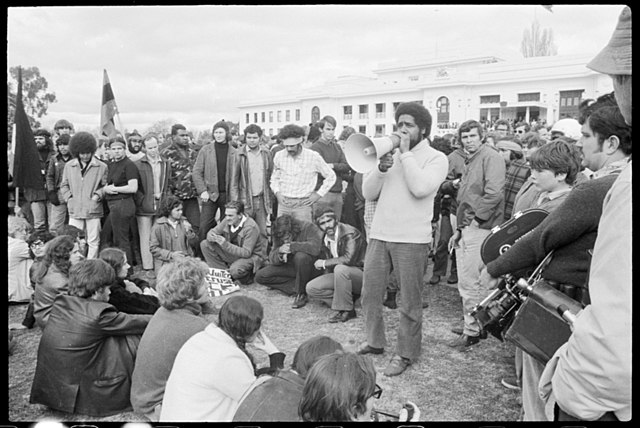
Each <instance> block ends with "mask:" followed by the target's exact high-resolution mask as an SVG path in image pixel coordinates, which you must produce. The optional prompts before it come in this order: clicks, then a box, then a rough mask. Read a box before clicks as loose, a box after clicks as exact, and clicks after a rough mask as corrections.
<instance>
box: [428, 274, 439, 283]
mask: <svg viewBox="0 0 640 428" xmlns="http://www.w3.org/2000/svg"><path fill="white" fill-rule="evenodd" d="M439 282H440V275H433V276H432V277H431V279H430V280H429V283H430V284H434V285H435V284H437V283H439Z"/></svg>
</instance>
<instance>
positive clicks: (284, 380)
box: [233, 336, 342, 422]
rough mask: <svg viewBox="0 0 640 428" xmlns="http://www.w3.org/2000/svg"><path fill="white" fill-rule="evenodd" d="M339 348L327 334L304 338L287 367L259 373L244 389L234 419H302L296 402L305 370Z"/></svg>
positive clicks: (298, 402)
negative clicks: (247, 388)
mask: <svg viewBox="0 0 640 428" xmlns="http://www.w3.org/2000/svg"><path fill="white" fill-rule="evenodd" d="M336 351H342V345H341V344H340V343H339V342H336V341H335V340H333V339H332V338H330V337H328V336H315V337H312V338H311V339H308V340H306V341H305V342H304V343H302V345H300V347H299V348H298V350H297V351H296V353H295V355H294V356H293V363H292V364H291V369H290V370H279V371H278V372H277V373H275V374H274V375H273V376H269V375H263V376H260V377H259V378H258V379H256V381H255V382H254V383H253V385H252V386H251V388H249V390H248V391H247V393H246V394H245V396H244V398H243V399H242V401H241V402H240V406H238V409H237V410H236V413H235V415H234V416H233V420H234V421H244V422H247V421H283V422H284V421H301V420H302V419H300V417H299V416H298V405H299V404H300V399H301V398H302V388H303V387H304V380H305V378H306V377H307V373H308V372H309V370H310V369H311V367H312V366H313V364H314V363H315V362H316V361H317V360H318V359H319V358H320V357H322V356H323V355H327V354H331V353H333V352H336Z"/></svg>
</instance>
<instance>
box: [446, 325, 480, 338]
mask: <svg viewBox="0 0 640 428" xmlns="http://www.w3.org/2000/svg"><path fill="white" fill-rule="evenodd" d="M451 333H453V334H457V335H458V336H460V335H461V334H462V333H463V330H462V327H454V328H452V329H451ZM478 337H479V338H480V339H486V338H487V332H486V331H485V330H480V336H478Z"/></svg>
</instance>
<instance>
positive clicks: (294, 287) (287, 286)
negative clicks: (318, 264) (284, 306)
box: [255, 252, 322, 295]
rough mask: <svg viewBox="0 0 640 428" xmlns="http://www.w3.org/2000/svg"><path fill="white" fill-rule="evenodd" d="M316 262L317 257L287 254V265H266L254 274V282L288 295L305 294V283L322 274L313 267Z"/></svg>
mask: <svg viewBox="0 0 640 428" xmlns="http://www.w3.org/2000/svg"><path fill="white" fill-rule="evenodd" d="M292 256H293V257H292ZM316 260H317V257H312V256H310V255H309V254H307V253H302V252H298V253H295V254H293V255H292V254H289V259H288V260H287V263H285V264H283V265H268V266H265V267H263V268H262V269H260V270H259V271H258V272H257V273H256V276H255V281H256V282H257V283H258V284H262V285H266V286H267V287H271V288H275V289H276V290H280V291H282V292H284V293H286V294H289V295H293V294H306V288H307V283H308V282H309V281H311V280H312V279H313V278H315V277H317V276H319V275H321V274H322V271H320V270H318V269H316V268H315V267H314V266H313V263H314V262H315V261H316Z"/></svg>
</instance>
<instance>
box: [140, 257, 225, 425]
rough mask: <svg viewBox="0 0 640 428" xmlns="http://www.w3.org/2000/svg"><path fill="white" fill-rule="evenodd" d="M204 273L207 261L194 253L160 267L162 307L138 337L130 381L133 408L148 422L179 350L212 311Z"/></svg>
mask: <svg viewBox="0 0 640 428" xmlns="http://www.w3.org/2000/svg"><path fill="white" fill-rule="evenodd" d="M207 273H208V268H207V265H206V264H205V263H204V262H203V261H202V260H199V259H197V258H194V257H185V258H184V259H181V260H178V261H175V262H172V263H169V264H166V265H164V266H163V267H162V268H161V269H160V272H159V275H158V282H157V284H156V291H157V293H158V300H159V301H160V305H161V307H160V309H158V310H157V311H156V313H155V314H154V315H153V317H152V318H151V321H149V325H148V326H147V328H146V330H145V331H144V334H143V335H142V339H140V346H139V347H138V354H137V355H136V363H135V368H134V370H133V379H132V383H131V404H132V405H133V409H134V410H135V411H136V412H137V413H139V414H141V415H144V416H145V417H147V418H148V419H149V420H150V421H151V422H158V421H159V419H160V413H161V411H162V398H163V396H164V389H165V386H166V384H167V379H168V378H169V373H171V368H172V367H173V362H174V360H175V359H176V355H177V354H178V351H179V350H180V348H182V345H184V343H185V342H186V341H187V340H188V339H189V338H191V336H193V335H194V334H196V333H198V332H201V331H202V330H204V329H205V327H206V326H207V325H209V324H210V323H211V321H210V320H209V319H208V318H207V316H206V315H210V314H212V313H213V312H214V308H213V303H212V302H211V300H210V299H209V295H208V293H207V282H206V279H205V278H206V276H207Z"/></svg>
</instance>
